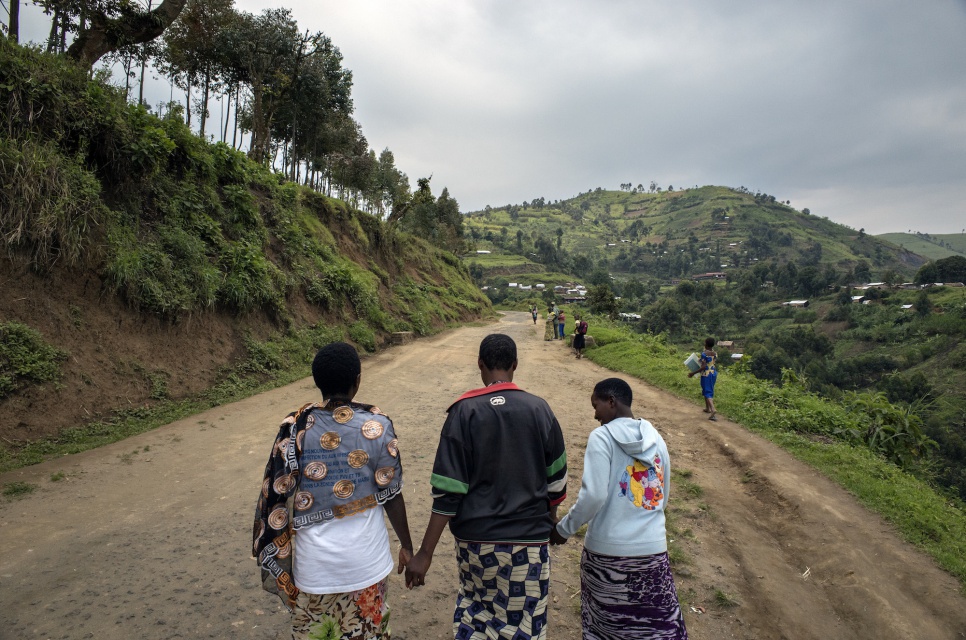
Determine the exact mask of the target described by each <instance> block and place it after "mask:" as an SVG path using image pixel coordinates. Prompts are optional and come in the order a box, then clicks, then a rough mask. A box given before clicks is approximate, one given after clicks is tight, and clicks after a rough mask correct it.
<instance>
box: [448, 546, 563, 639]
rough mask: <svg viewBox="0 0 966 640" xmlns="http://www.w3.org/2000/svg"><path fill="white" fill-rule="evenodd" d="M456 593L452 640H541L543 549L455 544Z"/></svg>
mask: <svg viewBox="0 0 966 640" xmlns="http://www.w3.org/2000/svg"><path fill="white" fill-rule="evenodd" d="M456 560H457V563H458V565H459V574H460V589H459V592H458V593H457V594H456V612H455V613H454V614H453V633H454V636H455V639H456V640H497V639H498V638H499V639H504V640H535V639H540V640H544V639H545V638H546V637H547V594H548V593H549V591H550V553H549V552H548V550H547V545H545V544H543V545H535V546H523V545H510V544H481V543H476V542H462V541H460V540H457V541H456Z"/></svg>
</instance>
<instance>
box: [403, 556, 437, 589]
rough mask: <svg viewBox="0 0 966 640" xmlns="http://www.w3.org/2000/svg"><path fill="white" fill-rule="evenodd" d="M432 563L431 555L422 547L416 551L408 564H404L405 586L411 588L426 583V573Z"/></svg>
mask: <svg viewBox="0 0 966 640" xmlns="http://www.w3.org/2000/svg"><path fill="white" fill-rule="evenodd" d="M432 563H433V558H432V556H430V555H429V554H428V553H426V552H425V551H423V550H422V549H420V550H419V551H417V552H416V555H414V556H413V558H412V560H410V561H409V564H407V565H406V587H407V588H408V589H412V588H413V587H420V586H422V585H424V584H426V573H427V572H428V571H429V566H430V565H431V564H432Z"/></svg>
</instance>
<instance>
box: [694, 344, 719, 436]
mask: <svg viewBox="0 0 966 640" xmlns="http://www.w3.org/2000/svg"><path fill="white" fill-rule="evenodd" d="M700 359H701V368H700V369H698V370H697V371H692V372H691V373H689V374H688V377H689V378H691V377H693V376H695V375H696V374H699V373H700V374H701V395H703V396H704V412H705V413H710V414H711V415H710V416H708V420H712V421H714V422H717V421H718V418H717V417H716V416H717V414H718V412H717V410H716V409H715V408H714V383H715V382H716V381H717V379H718V352H717V351H715V350H714V338H708V339H707V340H705V341H704V351H702V352H701V356H700Z"/></svg>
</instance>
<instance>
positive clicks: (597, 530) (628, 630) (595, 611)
mask: <svg viewBox="0 0 966 640" xmlns="http://www.w3.org/2000/svg"><path fill="white" fill-rule="evenodd" d="M632 399H633V398H632V391H631V388H630V386H629V385H628V384H627V383H626V382H624V381H623V380H621V379H620V378H608V379H606V380H602V381H600V382H598V383H597V386H596V387H594V392H593V394H591V396H590V403H591V405H592V406H593V407H594V419H595V420H597V421H598V422H599V423H600V424H601V426H600V427H598V428H596V429H594V430H593V431H591V433H590V436H589V437H588V438H587V449H586V451H585V452H584V475H583V478H582V480H581V484H580V493H579V494H578V495H577V502H576V503H575V504H574V506H573V507H571V509H570V511H569V512H568V513H567V515H565V516H564V517H563V518H562V519H561V520H560V522H558V523H557V525H556V527H555V528H554V530H553V531H552V532H551V534H550V542H551V544H563V543H565V542H567V538H570V537H572V536H573V535H574V534H575V533H577V530H578V529H579V528H580V527H581V526H583V525H584V524H587V523H590V524H589V526H588V527H587V535H586V536H585V537H584V550H583V555H582V556H581V559H580V618H581V627H582V628H583V638H584V640H652V639H657V638H668V639H671V640H687V637H688V631H687V629H686V628H685V626H684V617H683V615H682V614H681V607H680V605H679V604H678V597H677V590H676V589H675V586H674V577H673V576H672V575H671V565H670V562H669V559H668V553H667V532H666V528H665V517H664V511H665V509H666V508H667V500H668V495H669V489H670V483H671V465H670V460H669V459H668V451H667V445H666V444H665V443H664V439H663V438H662V437H661V434H660V433H658V431H657V429H655V428H654V426H653V425H652V424H651V423H650V422H648V421H647V420H643V419H637V418H634V413H633V412H632V411H631V401H632Z"/></svg>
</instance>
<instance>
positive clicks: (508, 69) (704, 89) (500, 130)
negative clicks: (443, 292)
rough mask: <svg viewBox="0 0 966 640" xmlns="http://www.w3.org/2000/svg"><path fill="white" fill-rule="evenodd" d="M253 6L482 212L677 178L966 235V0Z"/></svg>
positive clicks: (819, 210)
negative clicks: (315, 49)
mask: <svg viewBox="0 0 966 640" xmlns="http://www.w3.org/2000/svg"><path fill="white" fill-rule="evenodd" d="M236 2H237V3H238V7H239V8H240V9H243V10H247V11H252V12H259V11H261V10H262V9H264V8H268V7H280V6H287V7H290V8H291V9H292V10H293V13H294V15H295V17H296V19H297V20H298V22H299V24H300V26H301V27H302V28H303V29H311V30H313V31H316V30H318V31H323V32H324V33H325V34H326V35H328V36H330V37H331V38H332V40H333V42H334V43H335V44H336V45H337V46H338V47H339V48H340V49H341V51H342V54H343V56H344V66H345V67H347V68H348V69H351V70H352V72H353V78H354V89H353V97H354V100H355V107H356V117H357V119H358V120H359V121H360V122H361V123H362V127H363V131H364V133H365V135H366V137H367V138H368V140H369V143H370V145H371V146H372V147H373V148H375V149H376V150H377V151H379V150H381V149H382V148H384V147H389V148H390V149H391V150H392V151H393V153H394V154H395V157H396V164H397V165H398V166H399V167H400V168H401V169H402V170H403V171H405V172H406V173H407V174H408V175H409V177H410V180H411V182H412V183H413V184H415V179H416V178H418V177H423V176H428V175H430V174H432V176H433V180H432V187H433V190H434V192H435V193H437V194H438V193H439V191H440V190H442V188H443V187H444V186H446V187H449V190H450V192H451V194H452V195H453V196H454V197H455V198H456V199H457V200H459V202H460V205H461V209H462V210H464V211H470V210H475V209H481V208H482V207H483V206H485V205H487V204H490V205H493V206H498V205H503V204H507V203H520V202H522V201H524V200H530V199H532V198H535V197H541V196H542V197H545V198H547V199H549V200H555V199H561V198H568V197H571V196H573V195H576V194H577V193H578V192H580V191H587V190H588V189H592V188H596V187H598V186H599V187H604V188H606V189H617V188H618V186H619V185H620V184H621V183H624V182H631V183H633V184H635V185H636V184H638V183H641V184H644V185H645V186H646V185H648V183H649V182H650V181H651V180H655V181H657V182H658V184H660V185H661V186H662V187H667V186H668V185H669V184H671V185H674V186H675V187H676V188H680V187H683V186H694V185H706V184H715V185H727V186H733V187H738V186H745V187H748V188H749V189H751V190H752V191H756V190H761V191H764V192H767V193H769V194H772V195H774V196H776V197H777V198H779V199H781V200H791V201H792V206H794V207H796V208H802V207H808V208H810V209H811V211H812V213H813V214H816V215H822V216H828V217H829V218H831V219H832V220H835V221H837V222H841V223H843V224H848V225H850V226H852V227H854V228H856V229H858V228H865V229H866V230H867V231H868V232H870V233H884V232H888V231H907V230H909V229H911V230H913V231H915V230H919V231H923V232H931V233H958V232H960V231H961V230H962V229H963V228H966V204H964V203H966V0H924V1H923V2H916V3H912V2H908V1H907V0H905V1H902V2H900V1H898V0H874V1H866V0H861V1H860V0H850V1H847V2H841V1H834V2H833V1H825V0H812V1H810V2H800V1H794V2H793V1H786V0H744V1H743V2H740V3H724V2H720V0H683V1H675V2H670V1H664V2H658V1H656V0H607V1H606V2H601V1H600V0H598V1H596V2H592V1H589V0H552V1H551V0H525V1H521V0H489V1H483V0H474V1H470V0H351V1H346V0H284V1H282V2H266V1H261V2H260V1H257V0H236ZM44 28H46V25H44Z"/></svg>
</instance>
